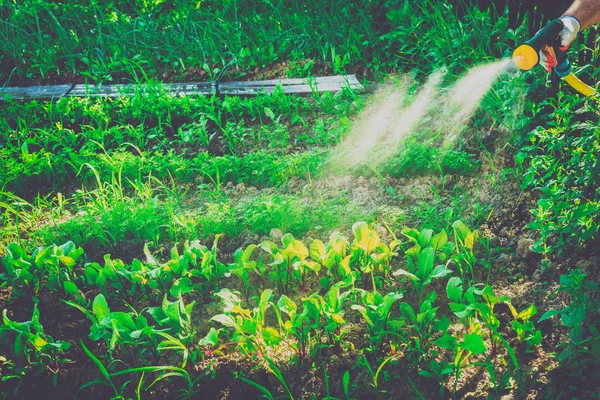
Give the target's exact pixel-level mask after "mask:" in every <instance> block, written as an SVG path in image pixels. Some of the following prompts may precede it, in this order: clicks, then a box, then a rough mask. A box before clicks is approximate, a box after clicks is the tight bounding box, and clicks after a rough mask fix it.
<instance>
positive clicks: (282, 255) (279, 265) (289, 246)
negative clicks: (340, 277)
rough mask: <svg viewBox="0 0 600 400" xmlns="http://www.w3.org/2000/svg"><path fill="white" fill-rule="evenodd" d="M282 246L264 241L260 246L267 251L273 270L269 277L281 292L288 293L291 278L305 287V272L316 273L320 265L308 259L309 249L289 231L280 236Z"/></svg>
mask: <svg viewBox="0 0 600 400" xmlns="http://www.w3.org/2000/svg"><path fill="white" fill-rule="evenodd" d="M281 243H282V244H283V248H278V247H277V245H276V244H275V243H273V242H269V241H265V242H262V243H261V244H260V247H261V248H262V249H263V250H265V251H266V252H267V253H269V255H270V258H271V262H270V263H269V265H270V266H271V267H273V270H272V271H270V272H269V277H270V278H271V280H272V281H273V282H275V284H276V286H277V287H278V288H279V290H280V291H281V292H283V293H289V290H290V289H291V284H292V281H293V280H296V281H299V282H300V284H301V286H302V287H303V288H306V277H307V274H308V273H309V272H310V271H312V272H314V273H318V271H319V270H320V267H321V265H320V264H318V263H316V262H314V261H311V260H309V259H308V255H309V251H308V249H307V248H306V246H305V245H304V243H302V242H301V241H300V240H296V239H295V238H294V236H293V235H292V234H290V233H287V234H285V235H283V237H282V238H281Z"/></svg>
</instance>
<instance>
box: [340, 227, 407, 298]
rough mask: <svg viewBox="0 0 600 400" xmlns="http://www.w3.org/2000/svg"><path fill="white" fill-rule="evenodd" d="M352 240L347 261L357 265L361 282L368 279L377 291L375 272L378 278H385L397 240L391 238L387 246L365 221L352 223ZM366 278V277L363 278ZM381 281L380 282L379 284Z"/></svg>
mask: <svg viewBox="0 0 600 400" xmlns="http://www.w3.org/2000/svg"><path fill="white" fill-rule="evenodd" d="M352 232H353V233H354V240H353V241H352V243H351V244H350V254H349V256H348V257H350V258H349V259H348V263H349V264H350V265H357V266H358V270H359V271H360V272H361V274H362V276H363V282H364V283H365V285H366V284H368V282H369V280H370V283H371V287H372V288H373V291H374V292H376V291H377V286H378V285H377V284H376V279H375V274H376V273H379V274H380V275H379V276H380V279H381V280H385V279H386V278H387V277H388V275H389V273H390V263H391V259H392V257H393V256H394V255H395V254H396V253H395V249H396V247H397V246H398V241H397V240H392V242H390V244H389V246H388V245H387V244H385V243H382V242H381V240H380V239H379V235H378V234H377V231H376V230H373V229H370V228H369V226H368V224H367V223H366V222H363V221H361V222H357V223H355V224H354V225H352ZM365 278H366V279H365ZM381 285H382V283H381V282H380V284H379V286H381Z"/></svg>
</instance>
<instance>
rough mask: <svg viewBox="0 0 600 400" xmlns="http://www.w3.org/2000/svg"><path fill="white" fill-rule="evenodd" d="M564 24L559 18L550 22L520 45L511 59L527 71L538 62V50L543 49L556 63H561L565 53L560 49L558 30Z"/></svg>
mask: <svg viewBox="0 0 600 400" xmlns="http://www.w3.org/2000/svg"><path fill="white" fill-rule="evenodd" d="M564 27H565V24H564V23H563V21H561V20H560V19H555V20H554V21H552V22H550V23H549V24H548V25H546V26H545V27H544V28H542V29H541V30H540V31H539V32H538V33H536V34H535V36H533V37H532V38H531V39H529V40H528V41H526V42H525V43H523V44H522V45H520V46H519V47H517V48H516V49H515V51H514V52H513V61H514V63H515V64H516V65H517V67H519V68H520V69H522V70H524V71H528V70H530V69H532V68H533V67H535V66H536V65H538V64H539V62H540V55H539V52H540V50H544V52H546V53H547V54H549V56H550V57H552V58H553V59H554V61H555V62H556V65H561V64H563V63H564V61H565V60H566V57H565V54H564V52H563V51H561V50H560V32H561V31H562V30H563V28H564Z"/></svg>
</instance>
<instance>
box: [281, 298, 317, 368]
mask: <svg viewBox="0 0 600 400" xmlns="http://www.w3.org/2000/svg"><path fill="white" fill-rule="evenodd" d="M275 312H276V314H277V318H278V321H279V326H280V329H281V331H282V332H283V334H284V335H285V337H286V340H285V343H286V344H287V345H288V346H289V347H291V348H292V350H294V351H295V352H297V353H298V355H299V356H300V357H307V356H309V355H311V356H313V355H314V347H315V345H316V343H317V342H316V339H315V337H314V336H315V332H314V331H316V330H317V329H318V328H319V321H320V318H319V316H318V315H310V313H311V312H315V308H314V307H302V312H300V310H298V306H297V305H296V303H294V301H292V300H291V299H290V298H289V297H287V296H286V295H284V294H282V295H281V297H280V298H279V300H278V301H277V307H276V308H275ZM283 314H286V315H287V317H288V319H287V320H284V318H283ZM292 340H295V341H296V342H297V343H295V342H293V341H292Z"/></svg>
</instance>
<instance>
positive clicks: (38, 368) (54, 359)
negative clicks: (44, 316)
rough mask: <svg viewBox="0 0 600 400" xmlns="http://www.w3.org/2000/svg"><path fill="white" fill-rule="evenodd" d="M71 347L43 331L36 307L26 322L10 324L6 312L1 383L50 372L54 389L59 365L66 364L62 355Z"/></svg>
mask: <svg viewBox="0 0 600 400" xmlns="http://www.w3.org/2000/svg"><path fill="white" fill-rule="evenodd" d="M70 346H71V344H70V343H69V342H66V341H61V340H54V339H53V338H52V337H51V336H49V335H47V334H46V333H45V332H44V327H43V326H42V324H41V323H40V312H39V310H38V308H37V304H35V305H34V308H33V314H32V316H31V320H30V321H25V322H16V321H12V320H11V319H10V318H9V317H8V312H7V310H6V309H5V310H4V311H3V312H2V324H1V325H0V352H1V354H2V356H3V360H2V361H3V365H2V366H1V367H0V371H2V381H7V380H10V379H16V380H18V381H20V383H21V382H22V381H23V380H24V379H25V378H27V377H28V376H29V375H33V376H39V375H40V374H42V373H44V372H50V373H52V375H53V378H52V379H53V383H54V385H55V386H56V385H57V384H58V383H57V380H58V374H59V371H60V366H61V364H63V363H65V362H67V361H69V360H67V359H66V358H65V356H64V353H65V352H66V351H67V350H68V349H69V347H70ZM20 383H19V386H20Z"/></svg>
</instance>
